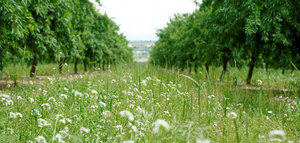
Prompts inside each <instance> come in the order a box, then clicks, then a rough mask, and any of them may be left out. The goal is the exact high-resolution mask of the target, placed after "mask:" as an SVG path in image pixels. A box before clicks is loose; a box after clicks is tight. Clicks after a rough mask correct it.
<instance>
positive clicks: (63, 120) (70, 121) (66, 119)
mask: <svg viewBox="0 0 300 143" xmlns="http://www.w3.org/2000/svg"><path fill="white" fill-rule="evenodd" d="M59 121H60V122H62V123H63V124H66V123H67V122H69V123H72V120H71V119H69V118H63V119H60V120H59Z"/></svg>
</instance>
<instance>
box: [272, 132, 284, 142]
mask: <svg viewBox="0 0 300 143" xmlns="http://www.w3.org/2000/svg"><path fill="white" fill-rule="evenodd" d="M269 138H270V141H272V142H273V141H278V142H282V141H284V140H286V135H285V132H284V131H283V130H272V131H270V133H269Z"/></svg>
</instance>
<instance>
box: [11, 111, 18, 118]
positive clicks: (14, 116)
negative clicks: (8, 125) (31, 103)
mask: <svg viewBox="0 0 300 143" xmlns="http://www.w3.org/2000/svg"><path fill="white" fill-rule="evenodd" d="M9 118H17V115H16V113H13V112H9Z"/></svg>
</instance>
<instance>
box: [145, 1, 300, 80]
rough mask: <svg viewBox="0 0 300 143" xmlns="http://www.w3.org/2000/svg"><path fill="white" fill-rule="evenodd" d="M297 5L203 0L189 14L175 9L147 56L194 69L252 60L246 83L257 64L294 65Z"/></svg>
mask: <svg viewBox="0 0 300 143" xmlns="http://www.w3.org/2000/svg"><path fill="white" fill-rule="evenodd" d="M299 6H300V2H296V1H293V0H289V1H280V0H275V1H253V0H247V1H234V0H225V1H218V0H204V1H203V2H202V4H199V8H198V9H197V10H195V11H194V12H193V13H192V14H184V15H175V17H174V18H173V19H171V20H170V22H169V23H168V25H167V27H166V28H164V29H162V30H160V31H159V32H158V34H157V35H158V37H159V40H158V41H157V43H156V46H155V47H154V49H153V51H152V56H151V62H152V63H154V64H157V65H161V66H175V67H179V68H181V69H183V68H187V67H188V68H190V69H192V68H194V69H195V70H197V69H198V67H201V66H202V65H205V66H206V67H208V66H210V65H212V66H219V65H222V66H223V71H224V73H225V72H226V69H227V64H230V63H231V64H234V66H238V67H240V66H244V65H246V64H247V63H250V69H249V74H248V78H247V82H248V83H250V80H251V77H252V72H253V69H254V66H255V65H256V66H266V68H268V67H271V68H282V69H292V68H294V67H293V66H292V63H295V65H296V67H298V66H299V65H300V62H299V57H300V55H299V49H298V48H297V47H299V42H298V41H299V40H297V39H300V35H299V33H300V31H299V30H300V27H299V26H300V23H299V17H300V14H299V11H297V7H299ZM207 69H209V68H207ZM207 72H208V71H207ZM222 76H223V73H222V75H221V79H222Z"/></svg>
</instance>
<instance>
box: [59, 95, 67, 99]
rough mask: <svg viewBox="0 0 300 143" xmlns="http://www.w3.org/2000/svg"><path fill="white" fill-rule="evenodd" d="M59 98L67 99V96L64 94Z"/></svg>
mask: <svg viewBox="0 0 300 143" xmlns="http://www.w3.org/2000/svg"><path fill="white" fill-rule="evenodd" d="M60 97H61V98H65V99H68V95H66V94H61V95H60Z"/></svg>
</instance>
